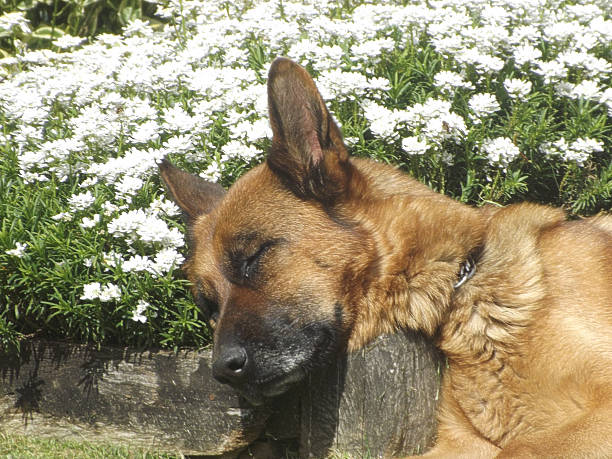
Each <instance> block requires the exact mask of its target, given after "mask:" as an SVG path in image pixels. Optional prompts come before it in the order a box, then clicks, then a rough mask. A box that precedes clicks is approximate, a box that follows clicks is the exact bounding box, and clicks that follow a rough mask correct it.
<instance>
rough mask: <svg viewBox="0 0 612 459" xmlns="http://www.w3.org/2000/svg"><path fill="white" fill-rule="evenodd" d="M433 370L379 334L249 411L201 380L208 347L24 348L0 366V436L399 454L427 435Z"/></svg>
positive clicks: (406, 341)
mask: <svg viewBox="0 0 612 459" xmlns="http://www.w3.org/2000/svg"><path fill="white" fill-rule="evenodd" d="M440 365H441V358H440V356H439V354H438V353H437V352H436V351H435V349H434V348H433V346H432V345H431V344H430V343H428V342H427V341H426V340H424V339H423V338H422V337H420V336H419V335H414V334H407V335H404V334H398V335H393V336H386V337H381V338H379V339H378V340H377V341H375V342H374V343H372V344H371V345H369V346H368V347H367V348H366V349H364V350H363V351H360V352H358V353H355V354H352V355H349V356H341V357H339V358H338V360H337V361H336V362H333V363H332V364H331V365H330V367H329V368H326V369H324V370H323V371H320V372H318V373H316V374H313V375H312V376H311V377H310V380H309V381H308V384H306V385H305V386H304V387H302V388H298V389H296V390H295V391H293V392H291V393H288V394H286V395H285V396H283V397H282V398H281V399H279V400H278V401H277V402H275V403H274V404H271V405H270V406H266V407H258V408H254V407H252V406H250V405H249V404H248V403H247V402H245V401H244V400H242V399H241V398H240V397H239V396H237V395H236V394H235V393H234V392H233V391H232V390H231V389H230V388H228V387H227V386H224V385H221V384H219V383H217V382H216V381H215V380H214V379H213V378H212V373H211V352H210V351H209V350H202V351H198V352H196V351H189V352H180V353H178V354H175V353H172V352H168V351H146V352H136V351H133V350H130V349H109V348H104V349H102V350H96V349H94V348H91V347H89V346H84V345H74V344H65V343H56V342H44V341H32V342H28V343H24V352H23V356H22V358H21V359H20V361H8V360H6V359H5V360H3V361H0V431H2V432H8V433H14V434H22V435H35V436H41V437H55V438H71V439H82V440H88V441H94V442H95V441H104V442H111V443H116V444H123V445H132V446H143V447H146V448H151V449H154V450H157V451H170V452H181V453H183V454H198V455H211V456H214V455H223V454H227V453H229V454H228V455H226V456H224V457H231V456H232V452H237V451H239V450H240V449H242V448H244V447H246V446H247V445H249V444H250V443H252V442H253V441H255V440H256V439H258V438H268V439H269V438H275V439H290V438H296V439H298V440H299V444H300V456H302V457H309V458H310V457H325V456H326V455H327V454H328V453H329V452H331V451H335V450H338V451H343V452H349V453H351V454H352V455H353V456H354V457H361V455H363V454H369V457H383V456H388V455H389V454H391V453H393V454H397V453H410V452H412V451H415V450H419V449H421V450H422V449H423V448H424V447H425V446H426V445H428V444H429V443H430V442H431V439H432V438H433V434H434V428H435V417H434V410H435V405H436V399H437V391H438V389H439V368H440Z"/></svg>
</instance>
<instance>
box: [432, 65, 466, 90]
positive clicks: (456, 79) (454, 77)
mask: <svg viewBox="0 0 612 459" xmlns="http://www.w3.org/2000/svg"><path fill="white" fill-rule="evenodd" d="M434 83H435V85H436V86H437V87H438V88H440V89H441V90H443V91H449V92H453V91H454V90H455V89H458V88H462V89H474V85H473V84H472V83H470V82H469V81H465V79H464V77H463V76H462V75H460V74H459V73H455V72H449V71H446V70H443V71H441V72H438V73H437V74H436V76H435V77H434Z"/></svg>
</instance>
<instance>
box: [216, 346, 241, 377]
mask: <svg viewBox="0 0 612 459" xmlns="http://www.w3.org/2000/svg"><path fill="white" fill-rule="evenodd" d="M247 364H248V355H247V352H246V349H245V348H243V347H242V346H239V345H231V346H225V347H223V348H221V349H220V351H219V354H218V356H217V358H216V359H215V360H214V362H213V366H212V370H213V376H214V377H215V379H216V380H217V381H219V382H221V383H223V384H230V385H232V384H239V383H241V382H243V381H244V380H245V378H246V371H245V370H246V367H247Z"/></svg>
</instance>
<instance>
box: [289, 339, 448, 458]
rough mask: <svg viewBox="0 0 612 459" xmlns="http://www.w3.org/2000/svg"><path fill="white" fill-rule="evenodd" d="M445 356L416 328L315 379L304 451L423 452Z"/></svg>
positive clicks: (305, 410)
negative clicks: (417, 332) (414, 330)
mask: <svg viewBox="0 0 612 459" xmlns="http://www.w3.org/2000/svg"><path fill="white" fill-rule="evenodd" d="M443 362H444V359H443V357H442V355H441V354H440V353H439V351H438V350H437V349H436V348H435V347H434V346H433V344H432V343H431V342H430V341H428V340H427V339H425V338H424V337H423V336H421V335H419V334H416V333H406V334H402V333H398V334H396V335H386V336H382V337H379V338H378V339H377V340H376V341H375V342H373V343H372V344H370V345H369V346H367V347H366V348H365V349H363V350H362V351H360V352H357V353H354V354H351V355H348V356H341V357H339V358H338V360H337V361H336V363H335V365H333V366H332V368H330V369H325V370H324V371H322V372H320V373H319V374H317V375H313V376H312V377H311V378H310V382H309V385H308V387H307V390H306V391H305V394H304V399H303V401H302V413H301V416H302V418H301V419H302V422H301V438H300V455H301V456H302V457H309V458H310V457H312V458H321V457H325V456H326V455H327V454H328V453H329V452H333V451H340V452H347V453H351V455H352V456H353V457H356V458H358V457H364V456H365V457H390V456H401V455H407V454H416V453H419V452H423V451H424V450H425V449H426V448H427V447H428V446H430V445H431V443H432V441H433V439H434V435H435V429H436V418H435V410H436V406H437V400H438V393H439V389H440V374H441V370H442V366H443Z"/></svg>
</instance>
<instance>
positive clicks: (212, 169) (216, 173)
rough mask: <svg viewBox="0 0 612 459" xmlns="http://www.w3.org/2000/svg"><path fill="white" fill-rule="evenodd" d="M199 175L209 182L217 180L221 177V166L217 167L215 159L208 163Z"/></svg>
mask: <svg viewBox="0 0 612 459" xmlns="http://www.w3.org/2000/svg"><path fill="white" fill-rule="evenodd" d="M200 177H202V178H204V179H206V180H209V181H211V182H218V181H219V179H220V178H221V168H220V167H219V163H217V161H213V162H212V163H210V164H209V165H208V167H207V168H206V170H204V171H203V172H200Z"/></svg>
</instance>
